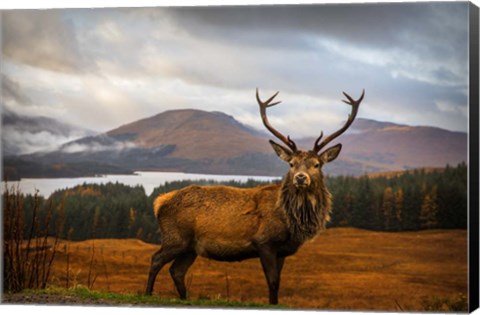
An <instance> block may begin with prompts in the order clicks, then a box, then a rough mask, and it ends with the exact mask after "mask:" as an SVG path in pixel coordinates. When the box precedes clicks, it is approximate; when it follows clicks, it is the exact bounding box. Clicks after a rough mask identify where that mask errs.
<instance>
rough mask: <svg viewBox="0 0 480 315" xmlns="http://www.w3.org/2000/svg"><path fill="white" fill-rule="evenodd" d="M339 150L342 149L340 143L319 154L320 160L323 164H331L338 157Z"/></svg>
mask: <svg viewBox="0 0 480 315" xmlns="http://www.w3.org/2000/svg"><path fill="white" fill-rule="evenodd" d="M341 149H342V144H341V143H339V144H336V145H334V146H333V147H331V148H328V149H327V150H325V151H323V152H322V153H321V154H320V159H321V160H322V161H323V162H324V163H328V162H332V161H333V160H335V159H336V158H337V157H338V155H339V154H340V150H341Z"/></svg>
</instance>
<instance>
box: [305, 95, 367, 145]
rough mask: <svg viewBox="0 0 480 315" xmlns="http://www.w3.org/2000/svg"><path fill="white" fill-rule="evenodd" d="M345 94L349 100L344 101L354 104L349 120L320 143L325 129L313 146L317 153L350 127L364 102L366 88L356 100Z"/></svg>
mask: <svg viewBox="0 0 480 315" xmlns="http://www.w3.org/2000/svg"><path fill="white" fill-rule="evenodd" d="M343 95H345V97H346V98H347V99H348V101H345V100H342V102H344V103H346V104H348V105H351V106H352V112H351V113H350V115H348V119H347V121H346V122H345V125H343V127H342V128H340V129H339V130H337V131H336V132H334V133H332V134H331V135H330V136H328V137H327V138H325V140H323V141H322V142H321V143H320V144H319V142H320V140H321V139H322V137H323V131H322V132H321V133H320V136H319V137H318V138H317V140H316V141H315V144H314V146H313V151H314V152H315V153H318V152H319V151H320V150H321V149H322V148H324V147H325V146H326V145H327V144H329V143H330V142H331V141H332V140H333V139H335V138H337V137H338V136H340V135H341V134H342V133H344V132H345V130H347V129H348V127H350V125H351V124H352V123H353V121H354V120H355V117H356V116H357V112H358V107H359V106H360V103H361V102H362V100H363V97H364V96H365V90H363V92H362V95H361V96H360V98H359V99H358V100H354V99H353V98H351V97H350V95H348V94H347V93H345V92H343Z"/></svg>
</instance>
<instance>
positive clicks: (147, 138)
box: [4, 109, 467, 177]
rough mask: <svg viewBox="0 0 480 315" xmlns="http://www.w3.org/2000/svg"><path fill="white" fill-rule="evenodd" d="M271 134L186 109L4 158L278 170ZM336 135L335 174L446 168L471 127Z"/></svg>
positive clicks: (51, 166)
mask: <svg viewBox="0 0 480 315" xmlns="http://www.w3.org/2000/svg"><path fill="white" fill-rule="evenodd" d="M271 138H272V137H271V136H270V135H269V134H266V133H263V132H261V131H257V130H255V129H253V128H251V127H248V126H245V125H243V124H241V123H240V122H238V121H237V120H235V119H234V118H233V117H231V116H228V115H226V114H224V113H220V112H205V111H200V110H193V109H182V110H172V111H167V112H163V113H161V114H158V115H156V116H153V117H149V118H146V119H142V120H139V121H135V122H132V123H129V124H125V125H122V126H120V127H118V128H115V129H113V130H111V131H109V132H107V133H105V134H100V135H96V136H89V137H84V138H81V139H78V140H75V141H70V142H67V143H65V144H63V145H62V146H61V147H60V148H59V149H58V150H56V151H53V152H47V153H35V154H29V155H22V156H20V157H17V158H14V159H10V160H7V161H4V162H5V163H4V164H5V167H6V170H7V172H6V173H7V174H10V176H11V177H15V176H18V177H22V176H27V175H28V176H47V177H50V176H65V174H66V175H68V176H84V175H96V174H98V173H131V172H133V171H135V170H161V171H181V172H190V173H212V174H243V175H275V176H281V175H283V174H284V173H285V171H286V169H287V166H286V163H284V162H283V161H281V160H280V159H278V158H277V157H276V155H275V154H274V153H273V150H272V148H271V147H270V145H269V143H268V139H271ZM314 141H315V138H305V139H299V140H298V141H296V142H297V144H298V146H299V147H300V148H310V147H312V146H313V142H314ZM338 142H341V143H342V144H343V149H342V152H341V154H340V157H339V158H338V159H337V160H336V161H335V162H334V163H330V164H328V165H327V166H326V167H325V171H326V173H328V174H330V175H340V174H344V175H346V174H349V175H362V174H364V173H373V172H382V171H396V170H404V169H411V168H420V167H443V166H445V165H446V164H447V163H448V164H451V165H455V164H458V163H460V162H463V161H466V158H467V135H466V133H460V132H451V131H448V130H443V129H440V128H434V127H427V126H406V125H398V124H393V123H388V122H378V121H374V120H368V119H361V118H358V119H357V120H356V121H355V122H354V123H353V125H352V127H351V128H350V129H349V130H348V131H347V132H346V133H345V134H344V135H342V136H340V137H339V138H338V139H336V141H334V142H333V143H332V144H335V143H338ZM39 170H40V171H39ZM102 170H104V171H102ZM32 172H33V173H34V174H33V175H32Z"/></svg>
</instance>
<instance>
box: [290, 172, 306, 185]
mask: <svg viewBox="0 0 480 315" xmlns="http://www.w3.org/2000/svg"><path fill="white" fill-rule="evenodd" d="M293 184H294V185H295V187H297V188H306V187H308V186H310V176H308V174H306V173H304V172H298V173H296V174H295V176H293Z"/></svg>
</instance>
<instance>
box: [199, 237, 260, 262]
mask: <svg viewBox="0 0 480 315" xmlns="http://www.w3.org/2000/svg"><path fill="white" fill-rule="evenodd" d="M195 251H196V252H197V254H198V255H199V256H202V257H205V258H210V259H213V260H220V261H241V260H245V259H249V258H254V257H258V255H257V254H256V251H255V250H254V248H253V246H252V244H251V242H248V241H245V242H242V241H237V242H232V241H226V240H221V239H203V240H201V241H197V243H196V245H195Z"/></svg>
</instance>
